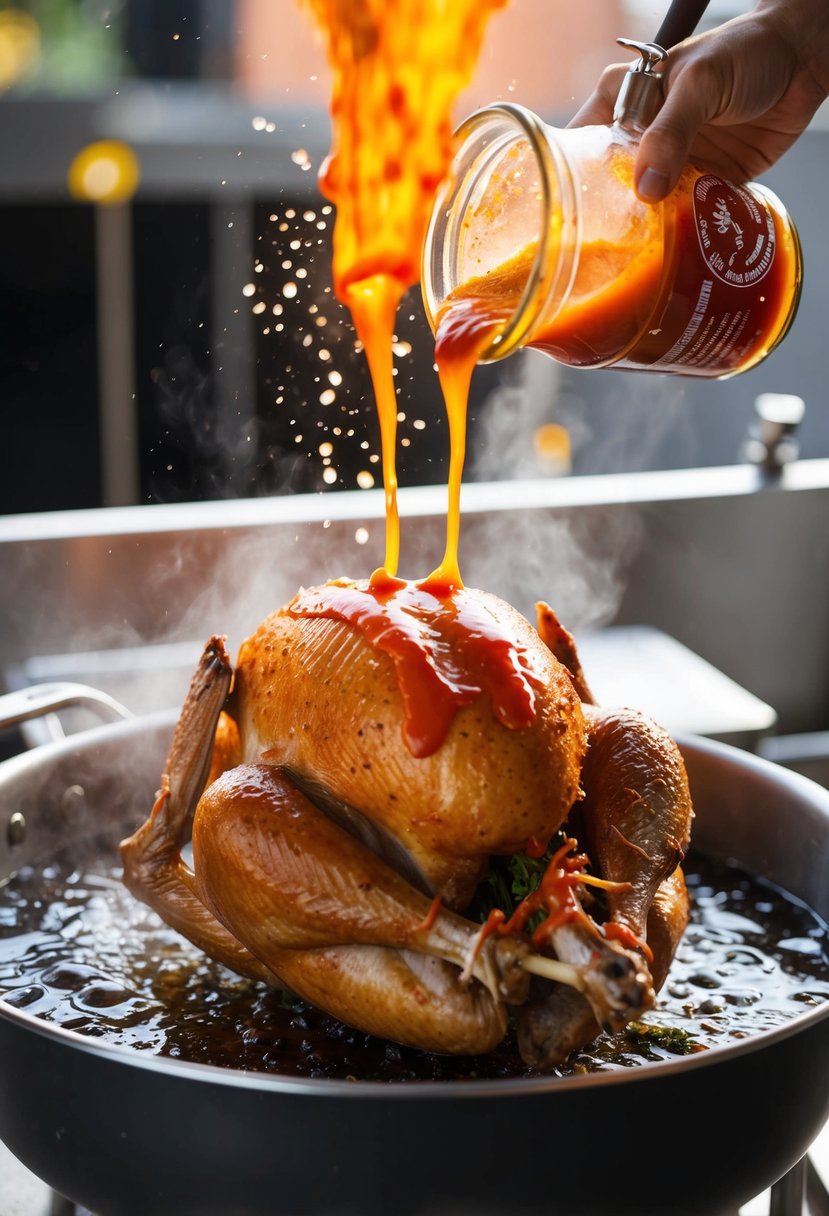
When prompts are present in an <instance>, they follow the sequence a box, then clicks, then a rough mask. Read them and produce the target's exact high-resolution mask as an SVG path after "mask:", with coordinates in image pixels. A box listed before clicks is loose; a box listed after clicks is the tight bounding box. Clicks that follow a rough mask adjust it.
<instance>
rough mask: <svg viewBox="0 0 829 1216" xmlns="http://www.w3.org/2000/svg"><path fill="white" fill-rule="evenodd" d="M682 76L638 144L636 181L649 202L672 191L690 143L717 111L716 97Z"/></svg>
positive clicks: (634, 175)
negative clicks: (691, 84) (693, 86)
mask: <svg viewBox="0 0 829 1216" xmlns="http://www.w3.org/2000/svg"><path fill="white" fill-rule="evenodd" d="M690 83H691V82H690V80H689V81H687V83H686V81H685V80H683V77H682V76H680V77H679V78H678V79H677V81H676V83H675V84H674V87H673V88H672V89H671V91H670V92H669V93H668V96H667V97H666V99H665V103H664V105H663V106H662V109H661V110H660V111H659V113H658V114H657V116H656V118H654V120H653V122H652V123H651V124H650V126H649V127H648V129H647V130H646V131H645V133H644V135H643V136H642V139H641V141H640V144H639V151H638V153H637V156H636V164H635V166H634V171H633V183H634V187H635V189H636V193H637V194H638V195H639V197H640V198H641V199H643V200H644V201H645V202H648V203H655V202H659V201H660V199H663V198H665V197H666V195H668V194H670V192H671V190H673V188H674V186H675V185H676V183H677V181H678V180H679V175H680V174H681V172H682V170H683V168H684V167H685V164H686V162H687V160H688V156H689V153H690V151H691V144H692V143H693V141H694V138H695V137H696V135H697V134H698V133H699V132H700V131H701V130H702V128H703V127H704V126H705V124H706V123H707V122H708V121H709V120H710V119H711V118H712V117H714V115H715V114H716V113H717V109H718V105H717V99H715V98H713V97H712V95H711V93H710V92H709V91H708V90H705V89H698V88H690V87H688V86H689V85H690Z"/></svg>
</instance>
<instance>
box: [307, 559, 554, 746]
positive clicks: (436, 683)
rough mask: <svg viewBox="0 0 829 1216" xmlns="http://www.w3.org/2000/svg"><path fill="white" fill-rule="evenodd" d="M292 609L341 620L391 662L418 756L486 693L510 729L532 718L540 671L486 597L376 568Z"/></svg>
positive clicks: (408, 739)
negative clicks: (357, 580) (458, 714)
mask: <svg viewBox="0 0 829 1216" xmlns="http://www.w3.org/2000/svg"><path fill="white" fill-rule="evenodd" d="M288 611H289V612H290V613H292V614H294V615H296V616H301V617H325V618H328V619H333V620H338V621H344V622H346V623H347V624H348V625H351V626H352V627H353V628H354V629H357V630H358V631H359V632H360V633H361V634H362V635H363V637H364V638H365V639H366V641H368V642H370V643H371V645H373V646H376V647H377V648H378V650H382V651H383V652H384V653H385V654H387V655H389V656H390V657H391V658H392V660H393V661H394V665H395V670H396V674H397V680H398V685H399V687H400V693H401V698H402V702H403V719H404V722H403V738H404V741H405V743H406V746H407V747H408V749H409V751H410V752H411V753H412V755H413V756H417V757H423V756H429V755H431V754H432V753H433V752H435V751H436V750H437V749H438V747H439V746H440V744H441V743H442V742H443V740H444V738H445V737H446V734H447V732H448V730H449V728H450V726H451V724H452V720H453V718H454V716H455V713H456V712H457V710H458V709H460V708H461V707H462V706H464V705H468V704H469V703H470V702H471V701H473V700H474V699H475V698H476V697H477V696H478V695H479V694H481V693H485V694H486V695H487V696H488V697H489V700H490V703H491V706H492V712H493V714H494V716H495V718H496V719H497V720H498V721H499V722H500V723H501V724H502V725H503V726H506V727H508V728H509V729H511V730H522V729H524V728H526V727H528V726H529V725H530V724H531V723H532V721H533V719H534V718H535V692H534V689H535V688H538V687H540V686H541V685H542V675H541V673H540V672H538V671H537V670H536V669H535V668H534V666H533V664H532V661H531V658H530V656H528V655H527V653H526V651H525V650H524V648H523V647H522V646H521V645H520V644H519V643H517V642H516V640H515V638H514V637H513V636H512V635H511V633H510V631H509V629H508V628H507V627H505V626H504V625H503V624H502V623H501V622H499V621H498V620H496V618H495V617H494V616H493V615H492V612H491V611H490V610H489V608H488V607H487V605H486V604H485V603H484V602H483V601H482V600H481V598H480V597H479V596H477V595H475V594H474V593H471V592H468V591H465V590H464V589H463V588H459V587H457V586H450V585H446V584H444V585H441V584H440V583H439V582H438V581H436V580H435V578H434V576H432V577H431V578H430V579H426V580H424V581H422V582H419V583H415V582H407V581H405V580H404V579H399V578H394V577H392V576H391V575H389V574H387V573H386V572H385V571H377V572H375V574H374V575H373V576H372V578H371V579H370V580H369V581H368V582H361V583H352V582H347V581H345V580H339V581H336V582H330V583H326V584H325V585H324V586H322V587H313V588H310V589H309V590H307V591H300V592H299V594H298V595H297V596H296V597H295V599H294V600H293V601H292V603H291V604H290V605H289V606H288Z"/></svg>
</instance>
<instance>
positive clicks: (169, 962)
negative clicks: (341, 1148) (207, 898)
mask: <svg viewBox="0 0 829 1216" xmlns="http://www.w3.org/2000/svg"><path fill="white" fill-rule="evenodd" d="M88 855H89V853H88V849H87V851H86V856H87V857H88ZM116 855H117V853H116V843H115V841H113V840H110V841H108V842H107V841H103V842H101V847H100V849H99V851H98V853H97V860H95V861H92V862H86V863H85V864H83V865H81V864H77V863H76V861H75V860H74V859H73V856H72V854H71V852H69V851H67V852H65V853H63V854H61V855H59V856H58V857H56V858H55V859H54V860H53V861H51V862H50V863H49V864H48V865H46V866H44V867H27V868H25V869H23V870H21V871H20V872H19V873H18V874H17V875H15V876H14V877H13V878H11V879H10V880H8V881H7V882H6V883H5V884H4V885H3V886H2V887H0V999H2V1000H5V1001H6V1003H7V1004H9V1005H11V1006H13V1007H15V1008H17V1009H20V1010H25V1011H26V1013H28V1014H31V1015H34V1016H36V1017H39V1018H43V1019H44V1020H45V1021H48V1022H52V1023H55V1024H57V1025H60V1026H63V1027H64V1028H66V1029H68V1030H73V1031H75V1032H76V1033H78V1034H80V1035H86V1036H90V1037H93V1038H97V1039H101V1040H103V1041H105V1042H107V1043H111V1044H113V1045H118V1046H122V1047H125V1048H130V1049H132V1050H135V1051H144V1052H149V1053H151V1054H154V1055H159V1056H165V1057H170V1058H174V1059H181V1060H189V1061H193V1062H197V1063H204V1064H213V1065H219V1066H222V1067H226V1068H233V1069H241V1070H248V1071H254V1072H263V1073H275V1074H280V1075H288V1076H301V1077H326V1078H346V1079H351V1080H383V1081H390V1082H395V1081H412V1080H431V1079H441V1080H456V1081H458V1080H459V1081H463V1080H470V1079H473V1078H499V1077H521V1076H529V1075H532V1074H531V1070H529V1069H527V1067H526V1066H525V1065H523V1064H522V1063H521V1060H520V1058H519V1056H518V1052H517V1049H516V1047H515V1043H514V1040H513V1038H512V1036H509V1037H508V1038H507V1039H506V1040H505V1042H504V1043H503V1044H502V1045H501V1046H500V1047H498V1048H497V1049H496V1050H495V1051H494V1052H492V1053H490V1054H489V1055H487V1056H475V1057H466V1056H460V1057H450V1056H437V1055H434V1054H432V1053H429V1052H423V1051H417V1050H414V1049H412V1048H406V1047H401V1046H399V1045H397V1044H393V1043H388V1042H386V1041H384V1040H381V1039H377V1038H374V1037H372V1036H371V1035H366V1034H363V1033H361V1032H360V1031H356V1030H354V1029H352V1028H351V1027H348V1026H345V1025H343V1023H341V1022H338V1021H337V1020H336V1019H335V1018H332V1017H330V1016H329V1015H328V1014H326V1013H323V1012H321V1011H320V1010H318V1009H315V1008H313V1007H311V1006H309V1005H306V1004H304V1003H303V1002H301V1001H296V1000H293V999H291V998H289V997H286V996H285V995H284V994H281V993H279V992H277V991H275V990H273V989H270V988H267V987H266V986H265V985H262V984H255V983H253V982H252V981H249V980H244V979H240V978H239V977H238V976H235V975H233V974H232V973H231V972H229V971H227V970H225V969H224V968H222V967H221V966H219V965H218V964H217V963H214V962H212V961H211V960H210V959H208V958H206V957H205V956H204V955H203V954H201V953H200V952H199V951H198V950H197V949H196V947H195V946H192V945H190V944H189V943H188V942H186V941H184V940H183V939H182V938H180V937H179V936H178V934H176V933H175V932H174V931H173V930H172V929H169V928H168V927H167V926H165V925H164V924H163V923H162V922H161V921H160V920H159V919H158V917H157V916H156V915H155V913H153V912H151V911H149V910H148V909H147V908H146V907H144V906H143V905H142V904H139V903H137V902H136V901H135V900H134V899H133V898H132V897H131V896H130V894H129V893H128V892H127V890H126V889H125V888H124V887H123V885H122V883H121V881H120V873H119V869H118V866H117V864H116V861H115V857H116ZM688 885H689V889H690V893H691V897H692V904H693V910H692V920H691V924H690V926H689V928H688V930H687V932H686V934H685V937H684V938H683V941H682V943H681V945H680V947H679V950H678V952H677V955H676V958H675V960H674V963H673V965H672V967H671V971H670V974H669V976H668V979H667V982H666V984H665V987H664V988H663V990H662V992H661V993H660V995H659V998H658V1004H657V1007H656V1009H655V1010H653V1011H652V1012H651V1013H649V1014H648V1015H647V1016H646V1018H645V1019H644V1021H645V1022H646V1023H648V1024H649V1025H650V1026H652V1027H653V1026H658V1027H665V1028H668V1029H669V1030H670V1029H673V1030H680V1031H684V1032H686V1034H687V1035H688V1036H690V1040H689V1043H690V1045H693V1046H695V1047H696V1049H706V1048H709V1049H710V1048H714V1047H718V1046H721V1045H724V1044H729V1043H733V1042H736V1041H738V1040H741V1039H744V1038H747V1037H749V1036H753V1035H758V1034H762V1032H764V1031H767V1030H771V1029H773V1028H774V1027H776V1026H780V1025H782V1024H784V1023H785V1022H787V1021H789V1020H790V1019H792V1018H793V1017H796V1016H797V1015H798V1014H800V1013H803V1012H804V1011H806V1010H807V1009H809V1008H810V1007H812V1006H816V1005H819V1004H821V1003H823V1002H825V1001H828V1000H829V929H827V926H826V925H825V924H823V923H822V922H821V921H820V920H818V918H817V917H815V916H814V914H813V913H812V912H810V911H809V910H808V909H807V908H805V907H804V906H803V905H802V904H800V903H799V902H797V901H795V900H793V899H791V898H790V897H788V896H786V895H785V894H784V893H782V892H781V891H779V890H777V889H776V888H774V887H772V886H770V885H768V884H767V883H765V882H761V881H758V880H756V879H754V878H751V877H749V876H748V875H747V874H745V873H744V872H742V871H740V870H737V869H735V868H734V867H731V866H726V865H723V864H721V863H718V862H713V861H711V860H710V859H708V858H705V857H702V856H698V855H696V856H695V855H694V854H692V855H691V856H690V858H689V865H688ZM669 1055H670V1051H669V1049H668V1048H666V1047H665V1046H661V1045H660V1039H659V1037H658V1036H657V1038H656V1039H655V1041H654V1039H653V1037H652V1036H651V1037H650V1039H648V1038H646V1037H645V1036H643V1035H642V1034H641V1033H628V1032H623V1033H621V1034H618V1035H614V1036H605V1035H602V1036H600V1037H599V1039H598V1040H597V1041H596V1042H595V1043H594V1044H593V1045H591V1046H590V1047H588V1048H584V1049H583V1050H581V1051H579V1052H577V1053H576V1054H575V1055H574V1056H573V1057H571V1059H570V1060H569V1061H568V1062H567V1064H566V1065H564V1066H561V1067H560V1068H558V1069H557V1070H556V1072H557V1073H558V1074H559V1075H562V1076H566V1075H573V1074H577V1073H582V1072H602V1071H608V1070H616V1069H622V1068H635V1067H639V1066H642V1065H643V1064H646V1063H648V1062H649V1061H651V1060H660V1059H665V1058H668V1057H669Z"/></svg>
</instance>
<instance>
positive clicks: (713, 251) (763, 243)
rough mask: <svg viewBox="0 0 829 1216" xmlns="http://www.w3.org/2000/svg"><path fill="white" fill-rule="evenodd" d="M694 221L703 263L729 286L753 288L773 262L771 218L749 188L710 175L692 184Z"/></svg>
mask: <svg viewBox="0 0 829 1216" xmlns="http://www.w3.org/2000/svg"><path fill="white" fill-rule="evenodd" d="M693 199H694V220H695V222H696V227H697V236H698V238H699V244H700V249H701V250H702V256H703V259H704V261H705V264H706V266H707V267H708V269H709V270H710V271H711V273H712V274H713V275H715V276H716V277H717V278H718V279H720V280H721V282H723V283H728V284H729V286H731V287H753V286H754V285H755V284H756V283H759V282H760V280H761V279H763V278H765V276H766V275H767V274H768V272H769V270H770V269H771V265H772V262H773V261H774V246H775V237H774V218H773V216H772V215H771V213H770V212H769V211H767V210H765V209H762V210H761V208H760V207H758V205H757V203H756V202H755V200H754V198H753V197H752V195H751V194H750V193H749V191H748V190H742V189H741V188H740V187H739V186H733V185H731V184H730V183H729V182H724V181H723V180H722V179H721V178H719V177H714V176H713V175H712V174H710V173H709V174H705V175H703V176H702V177H699V178H697V180H696V182H695V183H694V194H693Z"/></svg>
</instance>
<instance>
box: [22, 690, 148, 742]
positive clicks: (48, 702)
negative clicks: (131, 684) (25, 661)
mask: <svg viewBox="0 0 829 1216" xmlns="http://www.w3.org/2000/svg"><path fill="white" fill-rule="evenodd" d="M76 708H82V709H90V710H92V711H93V713H97V714H98V716H99V717H100V718H101V719H102V720H103V721H105V722H108V721H111V720H112V719H113V718H131V717H132V714H131V713H130V711H129V710H128V709H126V708H125V706H123V705H121V703H120V702H119V701H116V700H115V699H114V698H113V697H110V696H109V695H108V694H107V693H105V692H100V691H99V690H98V689H97V688H90V687H88V686H87V685H86V684H70V683H63V682H62V683H57V684H33V685H32V686H31V687H30V688H21V689H19V690H18V691H17V692H8V693H4V694H3V695H2V696H0V730H2V729H4V728H5V727H7V726H17V725H18V724H19V723H21V722H29V721H30V720H31V719H32V718H43V717H45V716H46V715H47V714H51V713H55V712H56V711H57V710H59V709H76Z"/></svg>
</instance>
